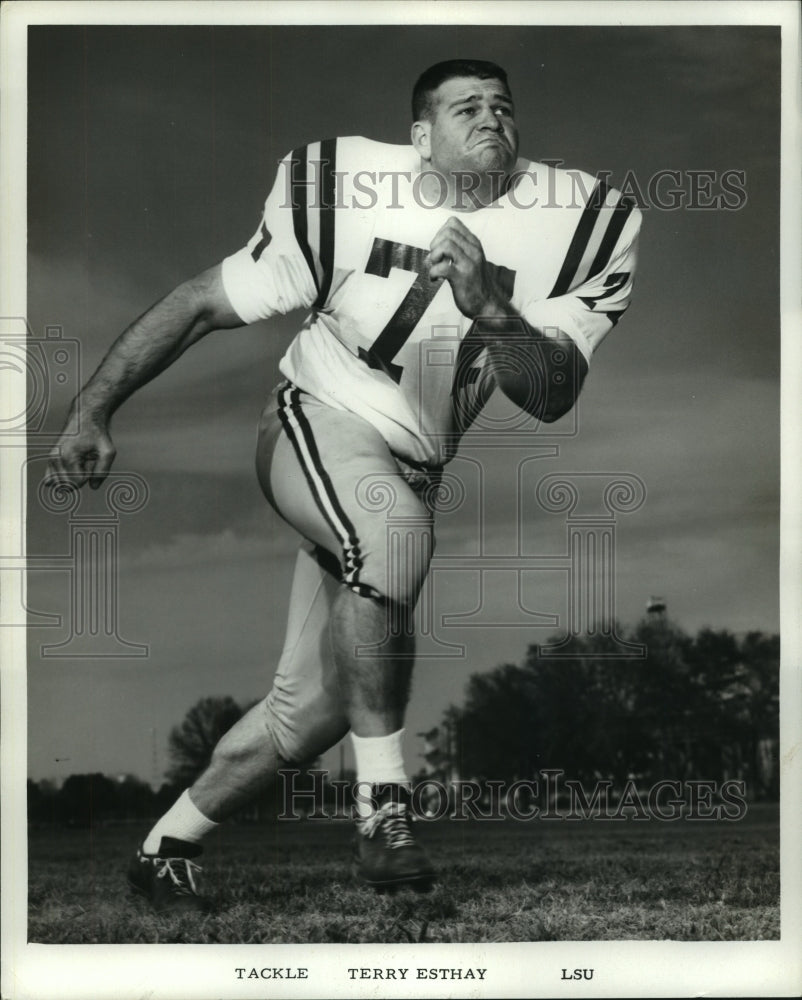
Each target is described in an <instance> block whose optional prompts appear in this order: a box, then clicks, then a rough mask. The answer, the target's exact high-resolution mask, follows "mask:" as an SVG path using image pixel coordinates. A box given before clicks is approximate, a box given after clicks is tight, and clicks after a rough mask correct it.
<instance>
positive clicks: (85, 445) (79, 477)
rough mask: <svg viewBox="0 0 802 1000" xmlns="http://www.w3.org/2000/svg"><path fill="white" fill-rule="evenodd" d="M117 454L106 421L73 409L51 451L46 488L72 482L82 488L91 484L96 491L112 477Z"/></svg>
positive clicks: (46, 475)
mask: <svg viewBox="0 0 802 1000" xmlns="http://www.w3.org/2000/svg"><path fill="white" fill-rule="evenodd" d="M116 454H117V451H116V449H115V447H114V445H113V443H112V440H111V437H110V435H109V431H108V424H107V423H106V421H105V420H104V419H102V418H99V417H93V416H88V415H87V414H86V413H81V412H80V411H79V410H73V412H71V413H70V416H69V418H68V419H67V423H66V425H65V427H64V430H63V431H62V432H61V437H60V438H59V440H58V443H57V444H56V445H55V447H54V448H53V450H52V451H51V452H50V462H49V464H48V468H47V473H46V474H45V485H46V486H58V485H63V484H66V483H70V484H72V485H73V486H75V487H76V488H80V487H81V486H83V485H84V483H86V482H88V483H89V485H90V486H91V487H92V489H94V490H96V489H97V488H98V487H99V486H100V485H101V483H102V482H103V480H104V479H105V478H106V476H107V475H108V472H109V469H110V468H111V464H112V462H113V461H114V457H115V455H116Z"/></svg>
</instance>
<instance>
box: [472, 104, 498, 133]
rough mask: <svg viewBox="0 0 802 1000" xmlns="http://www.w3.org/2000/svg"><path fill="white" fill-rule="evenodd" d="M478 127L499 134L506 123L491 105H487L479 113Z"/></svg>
mask: <svg viewBox="0 0 802 1000" xmlns="http://www.w3.org/2000/svg"><path fill="white" fill-rule="evenodd" d="M477 126H478V127H479V128H482V129H491V130H492V131H493V132H498V131H500V130H502V129H503V128H504V123H503V122H502V120H501V118H500V117H499V116H498V115H497V114H496V113H495V111H494V110H493V109H492V108H491V107H490V105H489V104H485V105H484V106H483V107H482V109H481V110H480V112H479V119H478V121H477Z"/></svg>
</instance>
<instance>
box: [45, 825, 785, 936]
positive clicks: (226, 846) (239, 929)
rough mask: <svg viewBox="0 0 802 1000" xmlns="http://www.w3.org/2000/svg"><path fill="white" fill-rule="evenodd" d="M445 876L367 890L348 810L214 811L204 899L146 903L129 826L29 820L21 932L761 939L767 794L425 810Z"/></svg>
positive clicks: (773, 857)
mask: <svg viewBox="0 0 802 1000" xmlns="http://www.w3.org/2000/svg"><path fill="white" fill-rule="evenodd" d="M419 831H420V835H421V839H422V840H423V841H424V843H425V844H426V846H427V848H428V849H429V851H430V853H431V855H432V859H433V860H434V861H435V863H436V865H437V867H438V870H439V872H440V874H441V877H442V882H441V884H440V885H439V886H438V887H437V888H436V889H435V891H434V892H432V893H431V894H430V895H426V896H419V895H415V894H414V893H411V892H408V891H405V892H403V893H399V894H398V895H396V896H376V895H374V894H373V893H372V892H370V891H369V890H367V889H364V888H362V887H360V886H358V885H356V884H354V883H353V882H352V880H351V878H350V875H349V854H350V838H351V828H350V824H349V823H346V822H342V821H331V820H322V821H315V822H310V821H304V822H298V823H288V822H284V823H276V824H273V825H269V826H262V827H256V826H224V827H221V828H220V830H218V831H216V836H214V837H212V838H210V840H209V841H208V843H207V847H206V852H205V854H204V857H203V859H202V861H203V868H204V874H203V876H202V878H203V879H204V882H203V885H204V886H205V889H206V893H207V894H208V895H209V896H210V897H211V898H212V899H213V901H214V903H215V907H216V911H215V912H214V913H212V914H210V915H198V914H190V915H184V916H157V915H155V914H153V913H152V912H150V911H149V910H148V908H147V906H146V904H145V903H144V902H142V901H140V900H139V899H137V898H135V897H133V896H131V895H130V894H129V891H128V889H127V886H126V884H125V868H126V865H127V861H128V856H129V854H130V853H131V851H132V849H133V848H134V847H135V846H136V839H137V836H138V835H140V833H141V831H139V830H138V829H135V828H125V827H109V828H104V829H99V830H64V829H49V830H43V829H42V830H32V831H31V834H30V838H29V928H28V939H29V940H30V941H36V942H45V943H55V942H60V943H74V944H83V943H136V942H140V943H159V942H161V943H190V942H196V943H242V944H256V943H278V942H297V943H306V942H341V943H355V942H383V943H389V942H410V941H431V942H454V941H464V942H492V941H568V940H636V939H638V940H680V941H721V940H730V941H731V940H766V939H777V938H779V933H780V914H779V897H780V884H779V825H778V814H777V810H776V808H774V807H766V806H763V807H752V808H751V809H750V810H749V812H748V813H747V815H746V817H745V818H744V819H743V820H741V821H739V822H730V823H726V822H717V823H714V822H688V821H679V822H674V823H656V822H655V821H650V822H646V823H634V822H629V821H627V822H623V823H611V822H600V821H596V822H575V823H574V822H557V823H555V822H548V821H543V820H541V821H539V822H529V823H524V822H514V821H511V820H506V821H504V822H500V823H486V822H485V823H480V822H475V821H468V822H452V823H448V822H447V821H441V822H437V823H422V824H420V826H419Z"/></svg>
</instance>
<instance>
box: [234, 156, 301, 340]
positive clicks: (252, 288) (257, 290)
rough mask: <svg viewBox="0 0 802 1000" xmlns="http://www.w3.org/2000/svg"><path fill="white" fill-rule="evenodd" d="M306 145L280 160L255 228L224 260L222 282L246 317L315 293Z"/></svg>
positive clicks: (282, 308) (280, 310) (295, 304)
mask: <svg viewBox="0 0 802 1000" xmlns="http://www.w3.org/2000/svg"><path fill="white" fill-rule="evenodd" d="M313 167H314V164H312V165H310V163H309V160H308V157H307V150H306V148H304V149H302V150H300V151H295V152H293V153H290V154H289V155H288V156H286V157H284V159H283V160H281V162H280V163H279V167H278V171H277V174H276V180H275V183H274V184H273V189H272V190H271V192H270V194H269V195H268V198H267V201H266V202H265V207H264V213H263V215H262V219H261V222H260V225H259V228H258V229H257V230H256V232H255V233H254V234H253V236H252V237H251V239H250V240H249V241H248V243H247V244H246V246H244V247H242V249H240V250H238V251H237V252H236V253H234V254H232V255H231V256H229V257H226V258H225V259H224V261H223V269H222V278H223V286H224V288H225V290H226V293H227V295H228V297H229V299H230V300H231V304H232V306H233V307H234V310H235V311H236V313H237V315H238V316H239V317H240V319H242V321H243V322H244V323H253V322H255V321H256V320H259V319H269V318H270V317H271V316H274V315H276V314H284V313H288V312H290V311H291V310H293V309H298V308H304V307H310V306H312V305H314V304H315V301H316V299H317V297H318V291H319V288H318V281H317V272H316V267H317V266H318V262H317V261H316V259H315V254H314V252H313V249H312V247H311V246H310V241H309V237H308V233H309V223H308V215H309V209H310V204H311V205H312V206H314V201H313V199H314V190H311V191H310V186H311V187H312V188H313V187H314V185H313V183H312V184H311V185H310V183H308V182H307V172H308V171H310V170H311V169H312V168H313Z"/></svg>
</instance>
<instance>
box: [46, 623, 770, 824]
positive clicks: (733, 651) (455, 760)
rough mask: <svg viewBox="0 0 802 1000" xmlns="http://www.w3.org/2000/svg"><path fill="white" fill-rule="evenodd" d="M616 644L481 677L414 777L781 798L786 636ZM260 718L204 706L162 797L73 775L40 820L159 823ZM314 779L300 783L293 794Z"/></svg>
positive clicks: (661, 631) (535, 658) (580, 645)
mask: <svg viewBox="0 0 802 1000" xmlns="http://www.w3.org/2000/svg"><path fill="white" fill-rule="evenodd" d="M617 635H618V636H619V637H620V638H623V639H626V640H627V641H628V642H630V643H633V644H638V645H640V646H643V647H644V649H645V655H644V656H643V657H642V658H622V657H620V656H619V655H617V654H618V652H619V647H618V645H617V644H616V643H615V641H614V640H613V639H611V638H609V637H604V636H582V637H575V638H572V639H571V640H570V642H566V643H564V644H563V645H562V646H561V647H560V649H559V652H560V655H559V656H558V657H555V656H553V655H548V649H544V647H541V646H537V645H531V646H529V648H528V649H527V652H526V655H525V657H524V660H523V662H522V663H520V664H510V663H506V664H502V665H500V666H498V667H496V668H495V669H493V670H490V671H488V672H483V673H476V674H474V675H473V676H472V677H471V678H470V679H469V682H468V685H467V689H466V696H465V699H464V702H463V704H462V705H451V706H450V707H449V708H448V709H447V710H446V711H445V712H444V713H443V715H442V718H441V721H440V723H439V725H437V726H435V727H434V728H433V729H432V730H431V731H430V732H429V733H428V734H426V737H427V741H428V742H427V744H426V752H425V758H426V761H427V763H426V767H425V768H424V769H423V770H421V771H420V772H419V773H418V775H416V778H417V779H418V780H424V779H429V780H431V779H437V780H441V781H443V782H445V783H448V782H450V781H453V780H455V779H457V778H459V779H463V780H467V779H471V780H476V781H484V780H496V781H498V780H504V781H509V782H513V781H517V780H521V779H529V778H532V777H533V776H535V775H536V774H537V772H539V771H542V770H545V769H557V770H560V771H562V772H563V773H564V774H565V775H566V777H569V778H573V779H576V780H579V781H587V782H590V783H592V782H594V781H598V780H602V779H604V780H611V781H612V782H613V783H614V784H615V785H616V786H622V785H623V784H625V783H626V781H628V780H631V779H634V780H636V781H637V782H639V783H643V784H651V783H654V782H657V781H662V780H666V779H669V780H674V781H687V780H697V779H701V780H713V781H725V780H729V779H740V780H743V781H745V782H746V785H747V794H748V796H749V797H750V798H754V799H777V798H778V797H779V768H778V761H777V750H778V742H779V657H780V640H779V636H777V635H770V634H766V633H763V632H749V633H746V634H744V635H735V634H733V633H731V632H728V631H726V630H714V629H709V628H705V629H701V630H700V631H699V632H697V633H696V634H695V635H689V634H686V633H685V632H683V631H682V630H681V629H680V628H679V627H677V626H676V625H674V624H671V623H669V622H667V621H664V620H657V621H654V620H644V621H642V622H640V623H639V624H637V625H636V626H634V627H632V628H626V627H623V626H619V627H618V629H617ZM250 707H251V705H245V706H240V705H239V704H238V703H237V702H236V701H235V700H234V699H233V698H231V697H216V698H215V697H207V698H202V699H201V700H200V701H198V702H197V703H196V704H195V705H193V706H192V707H191V708H190V709H189V711H188V712H187V714H186V715H185V717H184V719H183V720H182V721H181V723H180V724H179V725H177V726H175V727H174V728H173V730H172V731H171V733H170V737H169V745H168V750H169V759H170V766H169V768H168V770H167V773H166V781H165V782H164V784H163V785H162V786H161V787H160V788H159V789H158V790H155V791H154V790H153V789H152V788H151V787H150V785H149V784H147V783H146V782H144V781H141V780H140V779H139V778H136V777H134V776H132V775H126V776H124V777H122V778H120V779H117V780H114V779H112V778H110V777H108V776H106V775H103V774H99V773H95V774H73V775H70V776H69V777H68V778H67V779H66V780H65V782H64V784H63V785H62V786H61V787H60V788H56V787H55V785H53V784H52V783H50V782H47V781H42V782H39V783H35V782H33V781H29V782H28V817H29V820H30V821H31V822H33V823H49V822H56V823H63V824H68V825H75V826H89V825H92V824H93V823H96V822H98V821H103V822H108V821H111V822H114V821H117V822H126V821H133V820H141V819H143V818H149V817H155V816H158V815H160V814H161V813H163V812H164V811H165V810H166V809H167V808H169V806H170V805H172V803H173V802H174V801H175V799H176V798H178V796H179V795H180V794H181V792H182V791H183V789H184V788H186V787H187V786H188V785H190V784H192V782H193V781H194V780H195V778H196V777H197V776H198V775H199V774H200V773H201V771H203V770H204V769H205V767H206V766H207V765H208V763H209V760H210V759H211V755H212V751H213V749H214V747H215V745H216V743H217V741H218V740H219V739H220V737H221V736H222V735H223V734H224V733H225V732H226V731H227V730H228V729H229V728H230V727H231V726H232V725H233V724H234V723H235V722H236V721H237V720H238V719H239V718H240V717H241V716H242V715H243V714H244V713H245V712H246V711H247V710H248V709H249V708H250ZM313 767H314V762H309V763H308V764H307V765H305V766H304V768H302V771H305V772H308V771H309V770H310V769H311V768H313ZM306 779H308V775H304V774H302V775H301V776H299V777H298V778H296V779H295V787H296V788H298V787H304V781H305V780H306ZM283 791H284V785H283V784H282V783H279V785H278V786H277V787H276V788H274V789H273V790H271V791H270V792H267V793H265V794H264V795H263V796H261V797H260V798H259V799H257V800H256V801H255V802H254V803H253V805H252V806H251V807H249V808H248V809H246V810H244V811H243V814H242V816H241V817H240V818H242V819H253V820H262V819H268V818H271V817H275V816H276V815H277V814H278V813H279V812H281V810H282V808H283V801H282V793H283Z"/></svg>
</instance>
